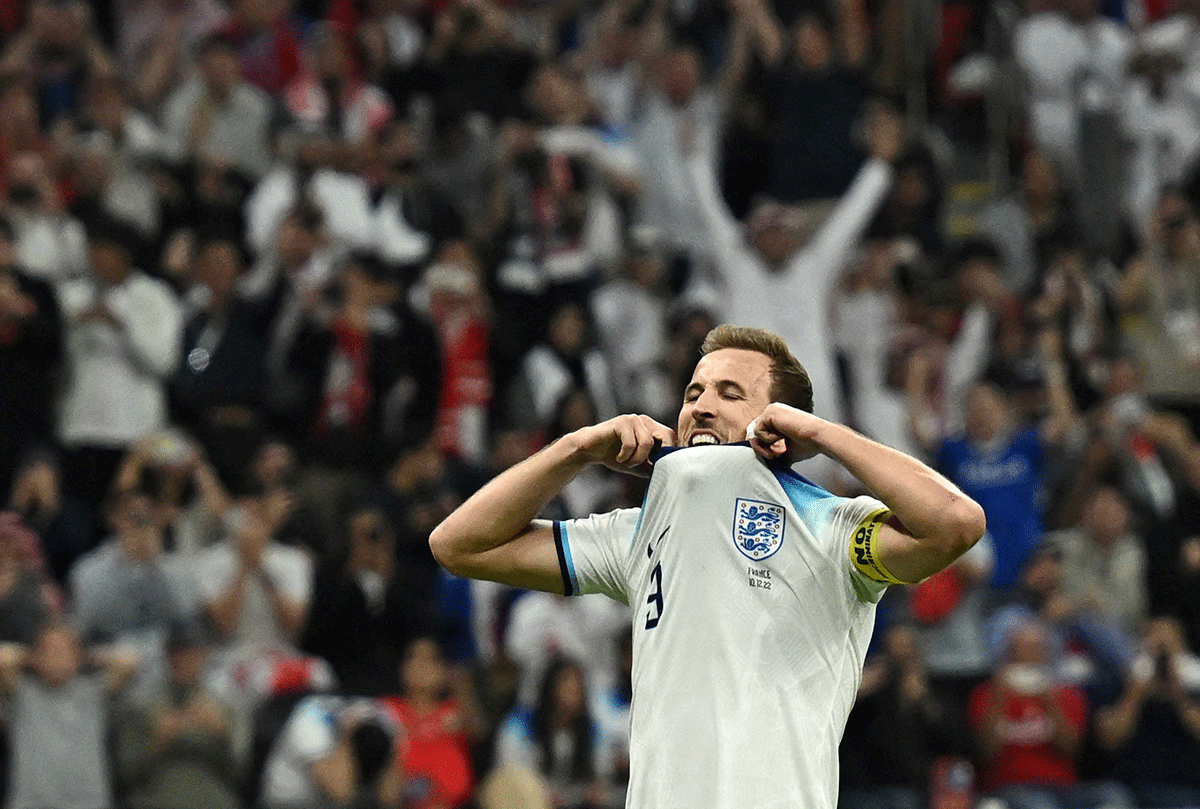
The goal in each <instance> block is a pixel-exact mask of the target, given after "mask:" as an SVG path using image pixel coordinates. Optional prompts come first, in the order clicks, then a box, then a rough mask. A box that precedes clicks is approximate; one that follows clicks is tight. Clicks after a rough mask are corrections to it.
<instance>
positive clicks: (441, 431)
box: [437, 315, 492, 461]
mask: <svg viewBox="0 0 1200 809" xmlns="http://www.w3.org/2000/svg"><path fill="white" fill-rule="evenodd" d="M437 326H438V337H439V339H440V340H441V343H442V395H441V400H440V402H439V404H438V416H437V437H438V446H439V447H440V448H441V450H442V451H443V452H445V453H447V454H448V455H452V456H454V457H457V458H466V459H468V460H471V461H481V460H482V458H483V454H484V452H485V451H486V447H485V442H486V426H487V425H486V419H487V410H488V406H489V403H490V402H491V398H492V379H491V375H490V374H489V373H488V364H487V362H488V323H487V320H486V319H485V318H484V317H483V316H482V315H474V316H465V317H451V318H442V319H440V320H438V322H437Z"/></svg>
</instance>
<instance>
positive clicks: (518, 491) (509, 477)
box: [429, 436, 587, 592]
mask: <svg viewBox="0 0 1200 809" xmlns="http://www.w3.org/2000/svg"><path fill="white" fill-rule="evenodd" d="M586 463H587V462H586V460H585V459H583V458H582V457H580V455H579V454H578V453H577V452H576V450H575V448H574V445H573V442H572V440H571V436H566V437H564V438H561V439H559V440H558V441H556V442H555V443H553V444H551V445H550V446H549V447H546V448H545V449H543V450H542V451H541V452H539V453H537V454H536V455H534V456H533V457H531V458H528V459H526V460H525V461H522V462H521V463H519V464H517V465H516V466H514V467H512V468H510V469H508V470H506V471H504V472H502V473H501V474H500V475H498V476H497V477H496V478H494V479H493V480H491V481H490V482H489V483H488V484H487V485H486V486H484V487H483V488H482V489H480V490H479V491H477V492H476V493H475V494H473V495H472V496H471V497H470V498H469V499H468V500H467V501H466V502H465V503H463V504H462V505H461V506H459V507H458V508H457V509H456V510H455V511H454V512H453V513H452V514H450V516H449V517H447V518H446V519H445V520H444V521H443V522H442V523H441V524H440V525H439V526H438V527H437V528H435V529H434V530H433V533H432V534H431V535H430V537H429V545H430V548H431V549H432V550H433V555H434V557H435V558H436V559H437V560H438V562H439V563H441V565H442V566H443V567H445V568H446V569H447V570H449V571H450V572H452V573H455V574H458V575H460V576H468V577H470V578H479V579H490V580H493V581H502V582H505V583H507V584H513V585H516V586H521V587H532V588H535V589H540V590H547V591H551V592H561V588H562V583H561V578H560V576H559V572H558V566H557V557H556V556H555V551H554V549H553V548H552V547H547V543H546V542H545V541H544V540H545V537H541V538H539V536H538V534H539V533H544V532H545V529H544V528H543V529H541V531H540V532H539V529H538V527H537V526H535V524H534V520H535V519H536V518H537V515H538V513H539V512H540V511H541V510H542V508H544V507H545V505H546V504H547V503H548V502H550V500H551V499H552V498H554V496H555V495H557V494H558V492H559V491H560V490H561V489H562V487H563V486H565V485H566V484H567V483H568V482H569V481H570V480H571V479H572V478H573V477H575V475H577V474H578V473H579V471H580V470H581V469H583V467H584V466H585V465H586Z"/></svg>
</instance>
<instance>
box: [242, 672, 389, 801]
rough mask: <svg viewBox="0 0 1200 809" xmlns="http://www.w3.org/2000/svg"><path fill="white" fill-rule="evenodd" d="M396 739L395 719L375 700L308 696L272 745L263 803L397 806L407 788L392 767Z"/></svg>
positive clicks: (262, 798)
mask: <svg viewBox="0 0 1200 809" xmlns="http://www.w3.org/2000/svg"><path fill="white" fill-rule="evenodd" d="M394 740H395V729H394V723H393V722H392V720H391V717H390V716H389V714H388V712H387V710H386V709H385V708H383V706H381V705H378V704H377V703H376V702H375V701H374V700H365V699H361V698H359V699H346V698H344V697H338V696H311V697H306V698H304V699H303V700H301V701H300V702H299V703H298V704H297V705H296V708H295V710H294V711H292V715H291V717H290V718H289V719H288V721H287V724H286V725H285V726H284V727H283V730H282V731H281V732H280V734H279V737H278V739H277V740H276V743H275V745H274V747H273V749H272V750H271V754H270V757H269V758H268V760H267V764H266V770H265V772H264V773H263V786H262V797H261V799H260V801H261V804H262V805H263V806H264V807H266V809H308V807H312V806H321V805H325V804H332V805H334V806H339V805H340V806H344V805H347V804H352V805H354V806H361V807H363V809H372V808H375V807H387V806H394V805H395V804H396V803H397V802H398V801H399V799H400V797H401V794H402V793H401V790H402V788H403V784H402V781H401V778H400V773H399V770H398V769H396V768H395V767H394V766H392V763H393V761H394V757H395V753H394V750H393V748H394Z"/></svg>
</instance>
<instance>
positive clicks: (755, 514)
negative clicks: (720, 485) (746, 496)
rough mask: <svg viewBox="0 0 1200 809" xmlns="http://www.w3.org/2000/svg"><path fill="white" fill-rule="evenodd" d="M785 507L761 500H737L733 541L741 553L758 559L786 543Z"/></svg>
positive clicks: (755, 559)
mask: <svg viewBox="0 0 1200 809" xmlns="http://www.w3.org/2000/svg"><path fill="white" fill-rule="evenodd" d="M783 527H784V511H783V506H777V505H775V504H774V503H764V502H762V501H761V500H743V499H742V498H740V497H739V498H738V499H737V509H736V511H735V513H734V517H733V544H735V545H737V548H738V550H739V551H741V552H742V555H744V556H745V557H747V558H748V559H752V560H754V561H755V562H758V561H760V560H762V559H766V558H767V557H768V556H771V555H772V554H774V553H775V551H777V550H779V548H780V546H781V545H783Z"/></svg>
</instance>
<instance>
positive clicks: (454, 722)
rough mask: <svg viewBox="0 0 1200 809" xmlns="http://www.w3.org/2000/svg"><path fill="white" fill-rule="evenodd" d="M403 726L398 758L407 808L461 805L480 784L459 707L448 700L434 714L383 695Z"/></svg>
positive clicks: (423, 808) (406, 701) (427, 808)
mask: <svg viewBox="0 0 1200 809" xmlns="http://www.w3.org/2000/svg"><path fill="white" fill-rule="evenodd" d="M383 703H384V705H385V706H386V707H387V709H388V710H389V711H390V712H391V714H392V716H393V718H394V719H395V720H396V724H397V725H398V726H399V727H400V729H401V730H400V736H399V745H398V757H399V760H400V764H401V767H402V769H403V771H404V777H405V784H406V786H405V790H404V793H405V795H404V797H405V803H404V805H405V806H406V807H408V809H430V808H431V807H435V806H437V807H441V806H445V807H451V809H453V807H457V806H461V805H463V804H465V803H466V802H467V800H468V799H469V798H470V797H471V791H472V790H473V789H474V787H475V774H474V772H473V770H472V769H471V756H470V753H469V750H468V742H467V736H466V734H465V733H464V732H463V728H462V721H461V718H460V713H459V709H458V706H457V705H456V704H455V703H454V701H453V700H446V701H444V702H442V703H441V704H440V705H438V706H437V707H436V708H435V709H434V710H433V711H431V712H429V713H422V712H420V711H418V710H417V709H416V708H414V707H413V705H412V704H411V703H410V702H409V701H408V700H406V699H404V698H403V697H389V698H387V699H384V700H383Z"/></svg>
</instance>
